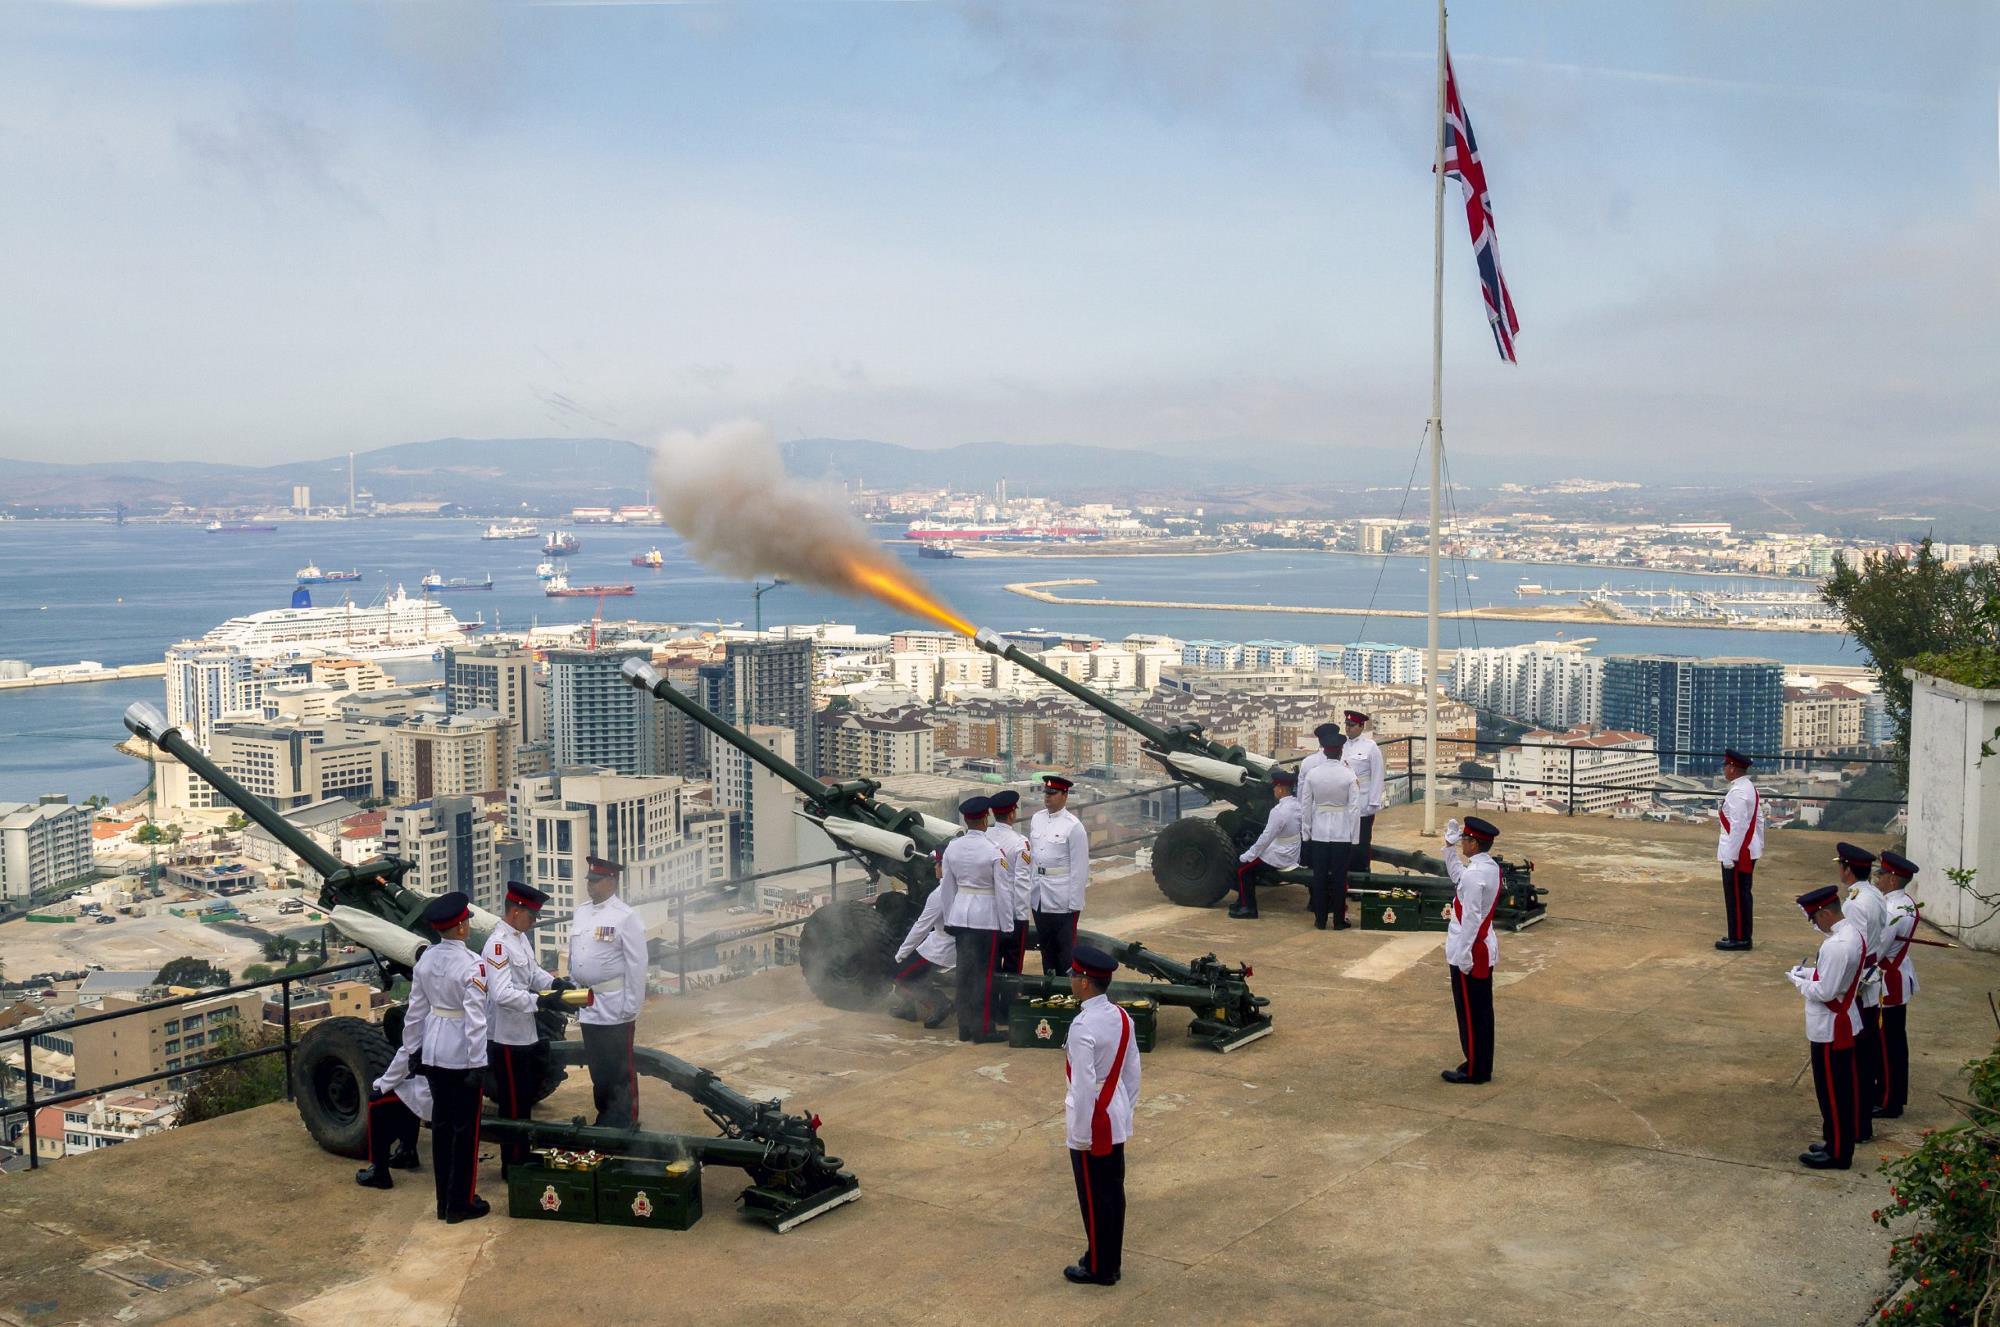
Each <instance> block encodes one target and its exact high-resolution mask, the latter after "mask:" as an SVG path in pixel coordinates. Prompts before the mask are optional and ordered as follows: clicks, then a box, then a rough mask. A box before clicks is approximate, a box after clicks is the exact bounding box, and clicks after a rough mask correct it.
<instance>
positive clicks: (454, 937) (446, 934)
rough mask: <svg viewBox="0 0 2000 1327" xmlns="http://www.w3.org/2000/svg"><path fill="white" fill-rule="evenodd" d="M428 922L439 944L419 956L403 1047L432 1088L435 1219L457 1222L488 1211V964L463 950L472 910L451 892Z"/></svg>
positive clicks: (428, 913) (430, 911)
mask: <svg viewBox="0 0 2000 1327" xmlns="http://www.w3.org/2000/svg"><path fill="white" fill-rule="evenodd" d="M423 921H424V924H425V925H427V926H429V927H430V928H431V930H433V931H435V932H436V933H437V935H438V942H437V943H436V944H434V945H431V946H430V947H428V948H427V949H425V950H424V952H423V953H422V954H420V955H418V956H417V966H416V969H415V970H414V971H413V972H412V973H411V974H410V1003H409V1007H408V1009H407V1011H406V1012H405V1013H404V1016H403V1049H405V1050H407V1051H408V1052H409V1053H410V1066H411V1067H412V1068H414V1069H415V1070H416V1071H417V1072H418V1073H420V1074H422V1075H423V1076H424V1080H425V1081H426V1082H427V1083H429V1084H430V1089H431V1103H432V1116H431V1170H432V1171H433V1172H434V1173H435V1177H436V1179H437V1216H438V1220H440V1221H448V1222H451V1223H452V1224H454V1225H456V1224H457V1223H458V1222H460V1221H476V1220H478V1219H479V1218H480V1217H482V1216H485V1215H486V1213H487V1210H488V1209H487V1206H486V1200H485V1199H484V1198H481V1197H480V1196H479V1193H478V1187H479V1100H480V1080H481V1079H482V1078H484V1077H485V1074H486V965H485V964H484V963H482V962H481V961H480V959H479V956H478V955H477V954H475V953H473V952H472V951H471V950H470V949H467V948H466V947H465V939H466V937H467V936H468V935H470V934H471V932H472V909H471V906H470V905H469V904H468V902H467V900H466V897H465V895H464V894H463V893H460V892H459V891H457V890H453V891H452V892H451V893H449V894H442V895H439V896H438V897H437V898H434V899H432V900H431V902H430V905H429V906H428V907H426V908H425V909H424V911H423Z"/></svg>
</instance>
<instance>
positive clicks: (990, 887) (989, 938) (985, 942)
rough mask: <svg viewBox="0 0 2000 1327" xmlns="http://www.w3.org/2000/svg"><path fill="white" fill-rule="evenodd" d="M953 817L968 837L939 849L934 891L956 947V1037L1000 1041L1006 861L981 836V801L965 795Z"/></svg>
mask: <svg viewBox="0 0 2000 1327" xmlns="http://www.w3.org/2000/svg"><path fill="white" fill-rule="evenodd" d="M958 814H959V815H960V816H961V817H963V819H964V820H965V827H966V829H967V830H969V831H970V832H969V833H965V834H961V835H959V836H958V837H957V838H955V839H953V840H952V841H951V842H949V843H947V844H945V845H944V853H943V854H942V857H941V860H940V862H939V865H938V887H937V890H936V891H935V892H936V893H938V894H940V895H942V896H943V897H941V898H939V899H938V900H937V904H938V911H939V915H940V916H942V917H943V918H944V928H945V930H947V931H949V932H950V933H951V935H952V938H953V939H954V940H955V941H957V943H958V957H957V970H958V999H957V1005H958V1039H959V1040H960V1041H975V1042H986V1041H1005V1040H1006V1039H1007V1033H1006V1032H1005V1031H1004V1030H1003V1029H1001V1028H1000V1027H999V1026H997V1025H998V1024H1004V1023H1005V1022H1006V1012H1005V1010H1004V1009H1003V1008H1002V1007H1001V999H1000V991H999V989H998V985H999V983H998V982H997V981H996V980H995V978H996V977H997V976H998V975H999V971H1000V937H1001V936H1003V935H1005V936H1006V937H1007V938H1008V939H1012V938H1013V935H1014V894H1013V886H1012V884H1011V883H1010V882H1009V880H1008V878H1007V859H1006V858H1005V857H1004V856H1003V855H1002V854H1001V851H1000V847H999V845H998V844H996V843H994V842H993V840H992V839H989V838H987V837H986V817H987V815H988V814H989V807H988V804H987V801H986V799H985V798H984V797H968V798H966V799H965V800H964V801H963V802H960V803H959V804H958Z"/></svg>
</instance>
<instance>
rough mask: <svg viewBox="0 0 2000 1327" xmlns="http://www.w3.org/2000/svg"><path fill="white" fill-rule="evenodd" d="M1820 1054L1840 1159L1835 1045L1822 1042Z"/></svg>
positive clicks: (1838, 1090) (1838, 1100)
mask: <svg viewBox="0 0 2000 1327" xmlns="http://www.w3.org/2000/svg"><path fill="white" fill-rule="evenodd" d="M1819 1053H1820V1058H1821V1062H1822V1063H1823V1064H1824V1065H1825V1069H1824V1073H1825V1076H1826V1102H1827V1105H1829V1106H1831V1107H1832V1108H1833V1109H1832V1111H1831V1112H1830V1114H1832V1116H1833V1139H1832V1145H1833V1155H1834V1156H1836V1157H1838V1156H1840V1155H1841V1146H1840V1116H1841V1109H1840V1085H1839V1084H1837V1083H1835V1082H1834V1081H1833V1043H1832V1042H1830V1041H1822V1042H1821V1043H1820V1044H1819Z"/></svg>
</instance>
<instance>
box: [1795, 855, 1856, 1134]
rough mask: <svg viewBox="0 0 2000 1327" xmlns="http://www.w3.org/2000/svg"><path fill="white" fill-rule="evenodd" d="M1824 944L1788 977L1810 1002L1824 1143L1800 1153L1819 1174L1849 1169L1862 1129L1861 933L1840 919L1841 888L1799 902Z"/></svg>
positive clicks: (1809, 1042) (1810, 1042)
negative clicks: (1857, 1055) (1858, 1077)
mask: <svg viewBox="0 0 2000 1327" xmlns="http://www.w3.org/2000/svg"><path fill="white" fill-rule="evenodd" d="M1797 901H1798V905H1799V910H1800V911H1801V912H1803V913H1805V915H1806V918H1807V919H1808V920H1809V921H1811V922H1812V924H1813V927H1814V929H1815V930H1817V931H1819V932H1820V933H1821V934H1822V935H1823V936H1824V937H1825V939H1823V940H1821V941H1820V945H1819V957H1818V958H1817V959H1815V960H1814V962H1813V963H1812V964H1811V965H1810V966H1808V965H1807V964H1804V963H1801V964H1800V965H1799V966H1797V967H1795V968H1793V969H1792V970H1791V971H1790V972H1789V973H1787V974H1786V975H1787V976H1788V977H1790V978H1791V982H1792V985H1794V986H1796V987H1798V989H1799V994H1800V995H1801V996H1803V997H1804V998H1805V1006H1806V1050H1807V1052H1808V1054H1810V1056H1811V1057H1812V1076H1813V1095H1814V1096H1816V1097H1817V1098H1819V1125H1820V1141H1819V1142H1817V1143H1814V1144H1813V1145H1812V1146H1811V1147H1809V1148H1807V1149H1806V1150H1805V1151H1804V1152H1801V1153H1800V1154H1799V1164H1800V1165H1803V1166H1810V1167H1812V1168H1813V1169H1814V1170H1846V1169H1847V1168H1848V1167H1850V1166H1852V1165H1853V1164H1854V1143H1855V1131H1856V1130H1857V1129H1858V1128H1859V1127H1860V1124H1861V1119H1860V1115H1861V1112H1860V1093H1859V1091H1858V1084H1857V1083H1856V1081H1855V1074H1854V1034H1855V1033H1857V1032H1859V1031H1860V1030H1861V1014H1860V1011H1859V1010H1857V1009H1856V1008H1855V1007H1854V995H1855V992H1856V991H1857V990H1858V989H1859V988H1860V985H1861V961H1862V957H1863V954H1862V949H1863V946H1862V942H1861V930H1860V928H1859V927H1857V926H1856V925H1855V924H1854V923H1853V922H1852V921H1850V920H1848V919H1847V918H1845V917H1843V916H1841V913H1840V886H1838V885H1821V886H1820V887H1819V888H1818V889H1813V890H1808V891H1807V892H1805V893H1803V894H1801V895H1799V897H1798V900H1797Z"/></svg>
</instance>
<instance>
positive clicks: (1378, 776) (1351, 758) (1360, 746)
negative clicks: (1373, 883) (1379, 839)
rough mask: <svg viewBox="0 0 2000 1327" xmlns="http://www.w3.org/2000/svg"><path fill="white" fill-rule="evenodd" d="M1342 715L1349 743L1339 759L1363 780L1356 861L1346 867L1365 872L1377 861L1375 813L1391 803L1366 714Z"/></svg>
mask: <svg viewBox="0 0 2000 1327" xmlns="http://www.w3.org/2000/svg"><path fill="white" fill-rule="evenodd" d="M1341 717H1342V718H1343V719H1345V720H1346V729H1347V732H1346V736H1347V745H1346V746H1345V747H1343V748H1341V752H1340V758H1341V760H1342V761H1344V762H1345V763H1346V765H1347V768H1349V769H1351V770H1353V771H1354V777H1355V778H1356V779H1358V780H1360V781H1361V792H1362V796H1363V801H1362V805H1361V837H1360V838H1358V839H1357V840H1355V844H1354V860H1353V861H1351V862H1349V863H1348V867H1347V869H1348V870H1350V871H1366V870H1367V869H1368V868H1369V866H1370V865H1371V864H1372V863H1373V861H1374V858H1373V856H1372V855H1371V854H1372V851H1373V848H1374V844H1375V813H1376V812H1377V811H1380V810H1381V809H1382V808H1383V807H1384V806H1385V805H1387V804H1388V799H1387V797H1386V796H1385V795H1384V792H1383V788H1384V779H1383V771H1382V748H1381V747H1380V746H1378V745H1376V742H1375V737H1374V734H1372V733H1370V732H1369V731H1368V716H1367V714H1365V713H1363V712H1362V711H1360V710H1349V711H1347V713H1346V714H1344V715H1342V716H1341Z"/></svg>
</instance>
